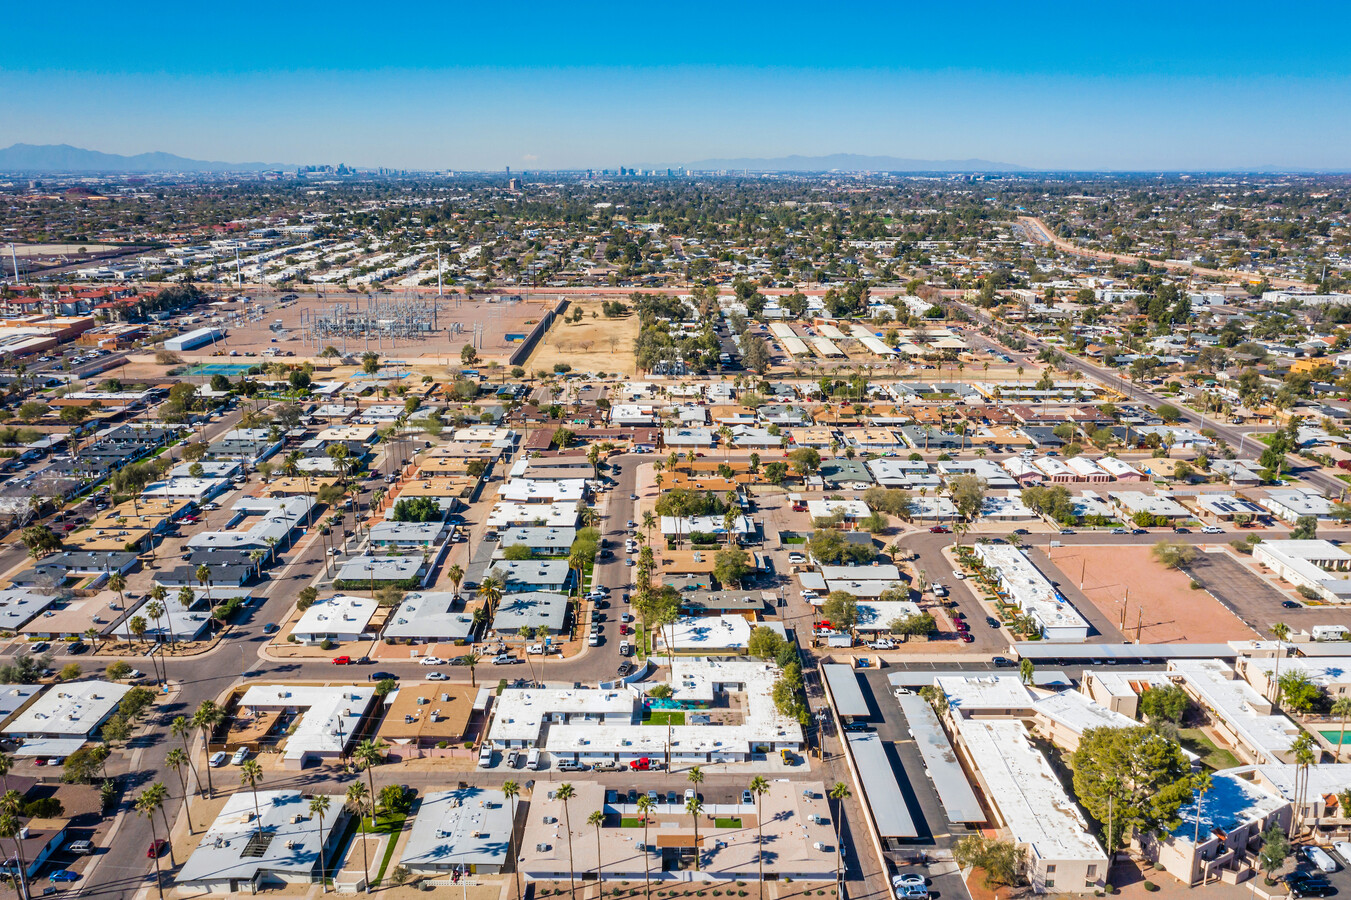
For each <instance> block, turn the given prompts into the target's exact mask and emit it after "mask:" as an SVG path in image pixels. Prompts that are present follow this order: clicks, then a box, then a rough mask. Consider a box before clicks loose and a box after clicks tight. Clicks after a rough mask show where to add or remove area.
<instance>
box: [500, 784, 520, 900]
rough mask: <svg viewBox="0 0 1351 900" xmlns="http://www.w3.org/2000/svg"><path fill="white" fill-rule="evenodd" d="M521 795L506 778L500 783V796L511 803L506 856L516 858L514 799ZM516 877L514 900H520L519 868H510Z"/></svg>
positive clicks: (515, 786)
mask: <svg viewBox="0 0 1351 900" xmlns="http://www.w3.org/2000/svg"><path fill="white" fill-rule="evenodd" d="M520 794H521V786H520V785H519V784H517V783H516V782H515V781H513V780H511V779H510V778H508V779H507V780H506V781H504V782H502V796H504V797H506V798H507V800H509V801H510V802H511V828H510V829H509V830H508V832H507V854H508V855H509V856H510V857H511V858H512V859H515V858H516V798H517V797H519V796H520ZM512 871H514V872H515V877H516V900H521V896H522V895H521V867H520V866H519V865H517V866H512Z"/></svg>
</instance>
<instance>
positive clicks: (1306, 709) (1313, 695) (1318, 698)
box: [1276, 669, 1326, 715]
mask: <svg viewBox="0 0 1351 900" xmlns="http://www.w3.org/2000/svg"><path fill="white" fill-rule="evenodd" d="M1276 690H1277V696H1278V697H1279V698H1280V700H1279V702H1282V703H1284V704H1285V705H1286V706H1288V707H1290V708H1291V709H1293V710H1294V711H1295V712H1297V713H1301V714H1304V715H1307V714H1309V713H1311V712H1313V711H1314V708H1315V707H1317V706H1320V705H1322V703H1323V700H1324V698H1325V697H1326V694H1324V692H1323V689H1322V688H1321V687H1320V686H1319V685H1317V684H1315V683H1314V682H1313V680H1312V679H1310V678H1309V676H1308V675H1306V674H1305V673H1304V672H1303V671H1301V670H1299V669H1295V670H1293V671H1287V672H1286V673H1285V674H1284V675H1282V676H1281V677H1280V680H1279V681H1278V682H1277V685H1276Z"/></svg>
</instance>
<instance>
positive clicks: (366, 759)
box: [352, 738, 389, 830]
mask: <svg viewBox="0 0 1351 900" xmlns="http://www.w3.org/2000/svg"><path fill="white" fill-rule="evenodd" d="M387 749H389V745H388V744H386V743H385V742H384V741H382V740H380V739H379V738H376V739H375V740H371V739H370V738H367V739H366V740H364V741H362V742H361V743H360V744H357V748H356V749H355V750H353V751H352V759H354V760H356V762H357V764H358V765H360V766H361V767H362V768H363V769H365V770H366V782H367V784H369V785H370V788H371V829H372V830H374V829H375V797H376V794H375V767H376V766H377V765H379V764H380V763H381V762H383V761H384V758H385V751H386V750H387Z"/></svg>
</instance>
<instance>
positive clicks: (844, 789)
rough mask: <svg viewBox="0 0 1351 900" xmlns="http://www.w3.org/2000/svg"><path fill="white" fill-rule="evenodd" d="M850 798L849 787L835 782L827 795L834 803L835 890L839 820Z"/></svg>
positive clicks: (838, 869)
mask: <svg viewBox="0 0 1351 900" xmlns="http://www.w3.org/2000/svg"><path fill="white" fill-rule="evenodd" d="M852 796H853V795H852V794H851V793H850V792H849V785H847V784H845V783H844V782H843V781H837V782H835V784H834V786H832V787H831V789H830V793H829V797H830V799H831V800H834V801H835V816H834V818H835V885H836V887H837V888H838V887H839V884H840V819H841V818H843V817H844V801H846V800H848V799H849V798H850V797H852Z"/></svg>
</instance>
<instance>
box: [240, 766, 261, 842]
mask: <svg viewBox="0 0 1351 900" xmlns="http://www.w3.org/2000/svg"><path fill="white" fill-rule="evenodd" d="M239 780H240V781H241V782H243V783H244V784H247V785H248V786H249V790H251V791H253V812H254V814H255V815H257V816H258V833H259V834H262V833H263V813H262V810H261V809H260V808H259V806H258V782H260V781H262V780H263V767H262V766H261V765H259V764H258V760H256V759H246V760H244V765H243V766H242V767H241V768H240V770H239Z"/></svg>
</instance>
